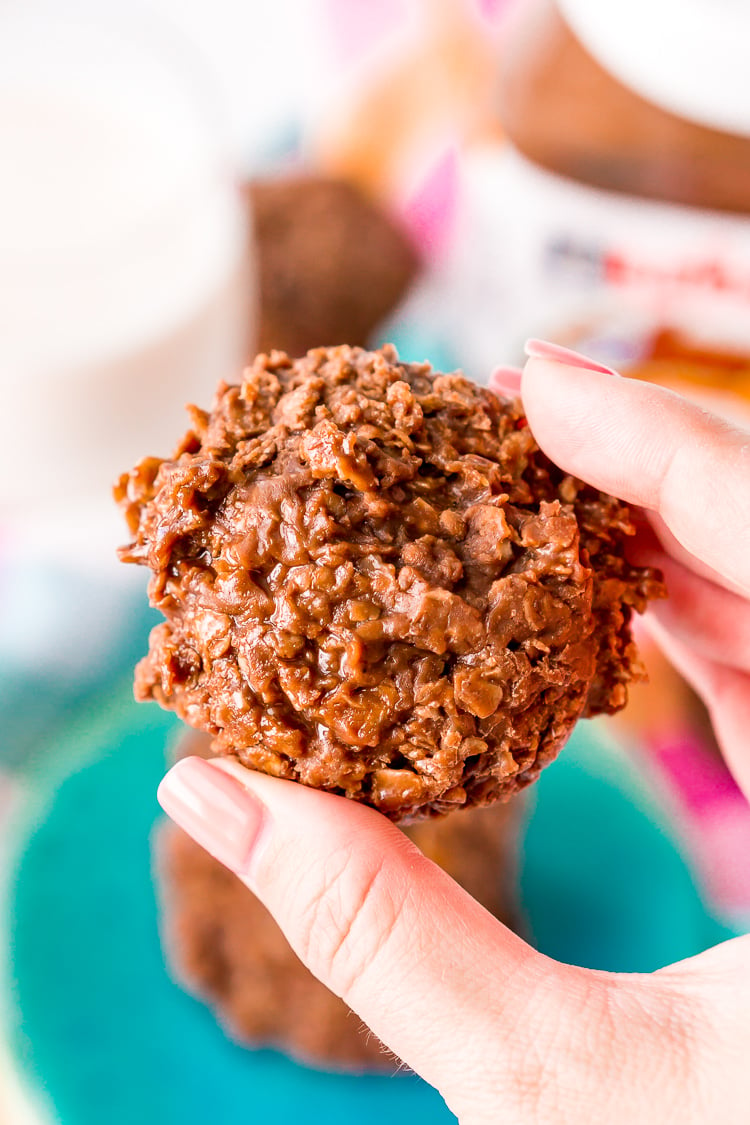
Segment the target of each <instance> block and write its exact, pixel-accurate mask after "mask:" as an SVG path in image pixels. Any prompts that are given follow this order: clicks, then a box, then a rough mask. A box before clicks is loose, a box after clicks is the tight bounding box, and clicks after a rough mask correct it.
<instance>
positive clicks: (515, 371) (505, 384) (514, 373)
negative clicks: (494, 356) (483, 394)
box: [489, 367, 523, 395]
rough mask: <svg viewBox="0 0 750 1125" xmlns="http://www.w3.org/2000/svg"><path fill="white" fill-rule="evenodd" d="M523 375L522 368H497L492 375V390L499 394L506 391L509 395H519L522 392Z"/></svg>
mask: <svg viewBox="0 0 750 1125" xmlns="http://www.w3.org/2000/svg"><path fill="white" fill-rule="evenodd" d="M522 374H523V372H522V371H521V368H520V367H496V368H495V370H494V371H493V372H492V374H491V375H490V380H489V387H490V390H491V391H496V392H497V393H498V394H501V393H502V392H503V391H505V392H507V393H508V394H513V395H517V394H518V393H519V391H520V390H521V375H522Z"/></svg>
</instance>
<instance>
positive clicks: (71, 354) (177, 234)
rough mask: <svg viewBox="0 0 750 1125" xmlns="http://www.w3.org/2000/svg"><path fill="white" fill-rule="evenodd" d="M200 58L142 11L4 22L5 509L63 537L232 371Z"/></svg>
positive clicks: (67, 8) (57, 9)
mask: <svg viewBox="0 0 750 1125" xmlns="http://www.w3.org/2000/svg"><path fill="white" fill-rule="evenodd" d="M219 104H220V102H219V100H215V97H214V90H213V88H212V85H211V82H210V81H209V79H208V78H207V77H206V73H205V72H204V70H203V69H202V67H201V64H200V59H199V58H198V57H197V56H196V55H195V54H194V53H193V52H192V49H191V48H190V46H189V45H188V43H187V42H186V41H183V40H182V39H181V37H180V35H179V33H178V32H176V31H174V30H173V29H172V28H171V27H170V26H169V25H168V24H166V23H163V22H161V20H160V19H159V18H157V17H156V16H155V15H154V13H153V12H148V11H145V10H141V9H139V8H138V7H137V6H136V7H134V6H133V5H131V4H128V5H127V6H125V5H124V4H113V3H108V4H106V5H101V4H100V5H97V4H95V3H93V0H92V2H90V3H88V2H84V0H73V2H66V3H65V4H56V3H55V2H54V0H9V2H6V3H5V4H4V5H3V8H2V12H0V410H1V411H2V417H3V431H4V432H3V436H2V442H1V443H0V513H2V516H3V518H4V522H9V521H11V522H12V521H13V520H18V519H23V518H24V517H26V518H28V517H31V518H32V519H33V521H34V522H35V524H36V526H37V528H39V527H40V526H43V525H44V523H45V521H46V520H49V521H51V524H54V523H55V522H57V523H59V524H65V525H66V526H68V527H70V525H71V523H72V522H75V521H76V520H77V519H78V518H83V516H82V513H83V512H84V511H89V510H90V509H91V507H92V506H93V507H94V508H95V509H99V507H100V506H101V510H102V511H104V510H106V508H107V507H108V506H109V505H110V500H109V489H110V486H111V483H112V481H113V479H114V478H115V477H116V476H117V475H118V473H119V472H121V471H123V470H124V469H126V468H128V467H130V465H131V464H132V463H134V462H135V461H136V460H137V459H139V458H140V457H141V456H144V455H146V454H149V453H153V454H161V455H166V454H167V453H168V452H169V451H170V449H171V447H172V445H173V443H174V440H175V437H176V436H177V435H178V434H179V433H180V432H181V430H182V429H183V428H184V422H185V416H184V413H183V407H184V404H185V403H186V402H189V401H193V400H198V401H200V402H201V403H205V402H206V401H207V400H209V399H210V396H211V394H212V390H213V387H214V386H215V383H216V381H217V378H219V377H220V376H225V377H231V376H232V375H233V374H235V373H236V372H237V370H238V368H239V366H240V365H241V362H242V360H243V359H244V356H245V347H246V341H247V338H248V333H249V329H250V325H249V319H250V317H249V313H250V309H249V305H250V304H251V302H250V300H249V296H248V294H249V292H250V289H249V283H248V271H249V261H248V257H249V255H248V238H247V232H246V217H245V212H244V208H243V205H242V203H241V201H240V196H239V192H238V189H237V182H236V177H235V173H234V170H233V167H232V162H231V159H230V158H229V156H228V152H229V151H230V149H229V143H228V141H227V139H226V137H225V127H224V121H223V118H222V115H221V112H220V111H219V110H218V109H217V106H218V105H219Z"/></svg>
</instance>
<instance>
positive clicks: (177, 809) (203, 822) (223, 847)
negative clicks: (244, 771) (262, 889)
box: [157, 758, 264, 871]
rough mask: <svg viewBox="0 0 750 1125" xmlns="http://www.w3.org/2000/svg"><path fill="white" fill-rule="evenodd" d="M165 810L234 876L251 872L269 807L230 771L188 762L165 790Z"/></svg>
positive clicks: (169, 776) (162, 793)
mask: <svg viewBox="0 0 750 1125" xmlns="http://www.w3.org/2000/svg"><path fill="white" fill-rule="evenodd" d="M157 796H158V799H159V804H160V805H161V807H162V808H163V809H164V811H165V813H167V815H168V816H170V817H171V818H172V820H174V821H175V823H177V824H179V826H180V828H184V829H185V831H186V832H187V833H188V835H189V836H192V837H193V839H194V840H195V841H196V843H198V844H200V845H201V847H203V848H205V849H206V851H207V852H210V853H211V855H212V856H214V858H215V859H218V860H219V862H220V863H223V864H224V865H225V866H226V867H229V868H231V869H232V870H233V871H242V870H243V869H244V868H245V867H247V863H248V860H249V859H250V853H251V852H252V849H253V845H254V843H255V841H256V839H257V838H258V832H259V831H260V826H261V822H262V820H263V813H264V806H263V805H262V804H261V802H260V801H259V800H258V798H257V797H256V796H255V795H254V794H253V793H250V792H249V790H247V789H246V788H245V787H244V785H242V783H241V782H239V781H237V780H236V779H235V778H233V777H232V776H231V775H230V774H228V773H225V772H224V770H221V769H218V768H217V767H216V766H214V765H212V764H211V763H210V762H206V761H204V760H203V759H202V758H183V759H182V761H180V762H178V763H177V764H176V765H175V766H173V767H172V769H171V770H170V771H169V773H168V774H167V776H166V777H165V778H164V780H163V781H162V783H161V785H160V786H159V791H158V794H157Z"/></svg>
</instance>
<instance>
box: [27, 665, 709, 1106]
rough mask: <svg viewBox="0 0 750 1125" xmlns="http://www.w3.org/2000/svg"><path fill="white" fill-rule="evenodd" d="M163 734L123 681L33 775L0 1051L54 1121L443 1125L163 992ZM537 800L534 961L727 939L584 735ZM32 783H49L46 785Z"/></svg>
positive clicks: (403, 1095) (609, 755)
mask: <svg viewBox="0 0 750 1125" xmlns="http://www.w3.org/2000/svg"><path fill="white" fill-rule="evenodd" d="M174 729H175V721H174V720H173V719H172V718H171V717H170V716H167V715H165V714H163V713H162V712H160V711H159V710H158V709H157V708H156V707H155V706H145V707H144V706H140V707H137V706H136V705H135V704H133V703H132V702H131V701H130V690H129V687H127V688H125V687H123V689H122V691H121V692H117V693H115V694H114V695H113V696H112V697H111V698H109V699H107V700H106V701H105V702H104V704H103V705H102V710H101V714H100V715H99V717H98V718H97V717H96V716H94V717H93V718H92V717H91V716H90V715H89V717H88V718H87V719H86V720H85V721H84V722H82V723H79V724H78V725H77V726H75V727H73V728H71V729H70V730H69V731H68V734H67V735H66V736H65V737H64V738H63V739H61V740H60V743H59V745H56V746H54V747H52V748H51V749H52V751H53V753H51V754H50V755H49V756H47V758H46V763H45V771H46V769H48V768H49V764H50V762H53V761H56V762H59V763H62V765H61V773H62V774H63V775H64V774H67V776H61V777H60V778H59V779H57V780H50V778H49V776H48V775H47V774H46V773H43V772H42V771H41V770H40V774H39V779H38V781H37V783H36V796H35V798H34V800H33V807H30V809H29V812H28V818H27V824H26V827H25V831H24V833H23V844H22V846H21V848H20V851H19V855H18V862H17V866H16V868H15V875H14V880H13V884H12V887H11V892H10V893H11V899H10V917H11V947H10V965H9V969H10V975H11V978H12V986H13V992H14V998H15V1010H14V1012H13V1013H12V1018H13V1025H14V1026H13V1028H12V1038H13V1044H14V1049H15V1051H16V1053H17V1055H18V1056H19V1058H20V1060H21V1063H22V1067H23V1069H24V1070H25V1072H26V1073H27V1074H28V1075H29V1076H31V1078H32V1081H33V1082H34V1084H35V1085H36V1086H37V1087H40V1088H42V1089H43V1090H44V1091H45V1093H46V1096H47V1098H48V1100H49V1103H50V1104H51V1105H53V1106H54V1110H55V1114H56V1117H57V1120H58V1121H59V1122H60V1125H135V1123H138V1125H172V1123H174V1125H178V1123H179V1125H193V1123H196V1125H197V1123H198V1122H200V1123H210V1125H240V1123H242V1125H247V1123H252V1122H274V1123H275V1122H279V1123H281V1122H283V1123H286V1122H290V1123H291V1122H299V1121H305V1122H307V1121H310V1122H318V1121H321V1122H323V1121H325V1122H327V1123H331V1125H338V1123H342V1125H343V1123H344V1122H347V1123H348V1122H350V1121H351V1120H356V1121H357V1122H358V1123H361V1125H367V1123H368V1122H376V1121H377V1122H382V1121H383V1120H387V1121H388V1122H389V1123H392V1125H399V1123H401V1122H403V1123H404V1125H406V1123H407V1122H409V1123H415V1122H434V1123H435V1125H440V1123H441V1122H448V1121H452V1120H453V1118H452V1116H451V1115H450V1114H449V1113H448V1111H447V1110H446V1108H445V1107H444V1105H443V1104H442V1102H441V1100H440V1098H439V1097H438V1095H437V1094H436V1093H435V1092H434V1091H433V1090H431V1089H430V1088H428V1087H427V1086H425V1085H424V1084H422V1083H421V1082H420V1081H419V1080H418V1079H416V1078H414V1077H412V1076H405V1075H399V1076H396V1077H392V1078H367V1079H355V1078H351V1077H341V1076H334V1075H329V1074H323V1073H318V1072H315V1071H311V1070H307V1069H304V1068H302V1067H299V1066H297V1065H295V1064H293V1063H291V1062H289V1061H288V1060H286V1059H285V1058H283V1057H282V1056H281V1055H278V1054H276V1053H274V1052H270V1051H263V1052H248V1051H245V1050H242V1049H240V1048H238V1047H236V1046H234V1045H232V1044H231V1043H229V1042H228V1041H227V1040H226V1039H225V1038H224V1036H223V1035H222V1034H221V1032H220V1031H219V1030H218V1028H217V1026H216V1024H215V1023H214V1021H213V1019H212V1017H211V1015H210V1014H209V1013H208V1012H207V1011H206V1010H205V1009H204V1008H203V1007H202V1006H201V1005H200V1004H198V1003H197V1002H195V1001H193V1000H191V999H190V998H189V997H187V996H186V995H184V994H183V993H182V992H181V991H180V990H179V989H178V988H177V987H176V986H175V985H173V984H172V982H171V981H170V979H169V977H168V976H167V973H166V971H165V968H164V965H163V960H162V955H161V951H160V948H159V941H158V933H157V913H156V905H155V900H154V892H153V887H152V879H151V853H150V836H151V834H152V831H153V827H154V822H155V820H156V819H157V818H158V816H159V813H158V808H157V805H156V801H155V797H154V792H155V789H156V785H157V782H158V780H159V778H160V776H161V774H162V772H163V769H164V746H165V742H166V741H167V740H168V738H169V736H170V734H171V733H172V732H173V731H174ZM579 731H580V733H578V734H577V735H576V736H575V738H574V740H573V741H572V743H571V744H570V746H569V748H568V750H567V751H566V753H565V754H564V755H563V757H562V758H561V759H560V761H559V762H557V763H556V764H555V765H554V766H552V767H550V768H549V769H548V771H547V772H546V773H545V775H544V776H543V778H542V780H541V781H540V783H539V784H538V786H537V788H536V796H535V800H534V805H533V809H532V812H531V816H530V819H529V822H528V826H527V830H526V835H525V842H524V862H523V871H522V891H523V896H524V902H525V908H526V913H527V918H528V923H529V927H530V930H531V933H532V934H533V936H534V938H535V941H536V943H537V944H538V945H539V946H540V948H542V949H544V950H545V952H547V953H550V954H552V955H554V956H559V957H562V958H563V959H565V960H568V961H572V962H577V963H580V964H589V965H592V966H596V967H604V968H613V969H629V970H641V969H651V968H655V967H657V966H659V965H662V964H665V963H667V962H669V961H670V960H674V959H676V958H680V957H684V956H687V955H689V954H691V953H695V952H697V951H698V950H700V949H703V948H705V947H706V946H708V945H711V944H713V943H715V942H716V941H718V940H721V938H723V937H725V936H727V935H726V933H725V931H723V930H722V928H721V927H720V926H719V925H718V923H716V922H715V921H714V920H713V919H712V918H711V917H710V916H709V915H708V914H707V913H706V911H705V909H704V907H703V905H702V903H701V900H700V897H699V895H698V893H697V891H696V890H695V887H694V885H693V881H692V878H691V875H690V872H689V871H688V869H687V868H686V866H685V864H684V862H683V860H682V859H681V857H680V855H679V852H678V850H677V848H676V846H675V844H674V842H673V840H672V839H671V837H670V834H669V832H668V831H667V830H666V828H665V826H664V817H663V814H662V812H661V811H660V810H659V808H658V807H657V806H656V805H655V804H654V803H653V802H652V800H651V799H650V798H649V797H648V796H647V794H646V793H645V792H644V790H643V786H642V784H641V782H640V781H639V779H638V778H637V777H636V775H635V774H634V773H633V771H632V768H631V767H630V766H629V764H628V762H627V760H626V759H625V758H624V757H623V756H622V754H619V753H617V752H614V751H612V750H611V749H606V748H603V747H602V744H601V743H600V742H599V737H598V735H597V732H596V729H595V728H593V727H592V726H590V725H589V726H586V725H584V727H583V728H579ZM42 779H44V780H42Z"/></svg>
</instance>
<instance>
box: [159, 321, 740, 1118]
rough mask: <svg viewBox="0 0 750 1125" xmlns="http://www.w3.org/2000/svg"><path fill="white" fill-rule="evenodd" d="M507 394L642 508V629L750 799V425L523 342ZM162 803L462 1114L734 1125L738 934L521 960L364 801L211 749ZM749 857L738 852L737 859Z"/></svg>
mask: <svg viewBox="0 0 750 1125" xmlns="http://www.w3.org/2000/svg"><path fill="white" fill-rule="evenodd" d="M530 351H531V353H532V358H530V359H529V361H528V363H527V364H526V367H525V369H524V371H523V376H522V377H521V375H520V373H514V372H513V371H512V370H509V369H500V370H499V371H498V372H497V373H496V375H495V376H493V380H492V383H491V385H492V386H494V388H495V389H496V390H498V391H499V392H505V393H508V392H509V391H510V392H517V391H518V389H519V386H520V392H521V396H522V399H523V403H524V407H525V409H526V413H527V416H528V419H529V422H530V425H531V428H532V430H533V432H534V434H535V436H536V438H537V441H538V442H539V444H540V446H541V447H542V449H543V450H544V451H545V452H546V453H547V454H548V455H549V456H550V457H551V458H552V460H554V461H555V462H557V464H559V465H561V466H562V467H563V468H565V469H566V470H568V471H569V472H571V473H574V474H575V475H577V476H579V477H581V478H583V479H584V480H586V481H588V482H589V483H591V484H592V485H594V486H596V487H598V488H601V489H603V490H605V491H607V492H610V493H614V494H615V495H617V496H619V497H622V499H624V500H627V501H629V502H631V503H632V504H634V505H636V506H637V507H638V508H639V509H641V512H642V519H641V529H640V531H639V533H638V535H637V536H636V542H635V543H634V550H633V554H634V557H635V560H636V561H637V562H639V563H641V562H643V563H646V562H648V563H649V564H654V565H657V566H660V567H661V568H662V570H663V571H664V574H665V577H666V581H667V586H668V588H669V590H670V598H669V600H668V601H666V602H663V603H662V602H656V603H654V604H653V605H652V607H651V608H650V609H649V611H648V614H647V616H646V619H645V620H646V623H647V624H648V627H649V628H650V630H651V631H652V633H653V634H654V636H655V637H656V639H657V640H658V641H659V643H660V644H661V645H662V646H663V648H664V649H665V651H666V652H667V654H668V656H669V657H670V659H672V660H673V662H674V663H675V664H676V665H677V667H678V668H679V669H680V670H681V671H682V672H683V673H684V674H685V676H686V677H687V679H688V680H689V681H690V682H691V683H692V684H693V686H694V687H695V688H696V690H697V691H698V692H699V694H700V695H701V696H702V697H703V699H704V701H705V702H706V705H707V707H708V709H709V711H710V714H711V718H712V721H713V724H714V728H715V731H716V735H717V738H718V740H719V742H720V744H721V747H722V750H723V752H724V755H725V757H726V760H727V762H728V764H729V767H730V769H731V770H732V772H733V774H734V776H735V778H736V780H737V782H738V784H739V785H740V786H741V787H742V788H743V790H744V792H745V794H746V795H748V794H750V733H749V732H750V434H748V433H746V432H743V431H741V430H738V429H734V428H733V427H731V426H730V425H729V424H728V423H726V422H724V421H722V420H720V419H719V418H717V417H715V416H713V415H711V414H709V413H707V412H706V411H704V410H702V409H701V408H700V407H698V406H695V405H693V404H691V403H688V402H687V401H686V400H684V399H682V398H680V397H679V396H678V395H675V394H674V393H672V392H671V391H667V390H664V389H663V388H659V387H656V386H652V385H650V384H646V383H641V382H637V381H630V380H626V379H620V378H619V377H617V376H616V375H614V374H612V373H608V372H607V371H606V370H601V369H599V368H598V366H597V365H592V366H591V367H587V366H585V364H586V361H585V360H584V359H582V358H579V357H571V356H570V355H565V354H562V353H555V351H554V349H553V350H550V349H549V348H546V347H545V346H544V345H539V344H536V343H535V344H532V346H531V348H530ZM159 796H160V800H161V802H162V805H163V806H164V808H165V810H166V811H167V812H168V813H169V814H170V816H172V817H173V819H175V820H176V821H177V822H178V823H179V824H180V825H181V826H182V827H183V828H184V829H186V830H187V831H188V832H189V833H190V834H191V835H192V836H193V837H194V838H195V839H196V840H197V841H198V842H199V843H200V844H202V845H203V846H204V847H206V848H207V850H208V851H210V852H212V854H214V855H215V856H216V857H217V858H218V859H220V860H221V861H222V862H224V863H226V864H227V866H228V867H230V868H231V869H232V870H233V871H235V872H236V873H237V875H239V877H240V878H241V879H242V880H243V881H244V882H245V883H246V884H247V886H248V887H250V888H251V890H253V891H254V892H255V894H256V895H258V897H259V898H260V899H261V900H262V901H263V903H264V904H265V905H266V907H267V908H268V909H269V910H270V912H271V913H272V914H273V916H274V917H275V919H276V921H277V922H278V923H279V925H280V926H281V928H282V930H283V931H284V933H285V934H286V936H287V938H288V940H289V942H290V944H291V945H292V946H293V948H294V949H295V951H296V952H297V954H298V955H299V956H300V958H301V959H302V960H303V961H304V963H305V964H306V965H307V966H308V968H309V969H310V970H311V971H312V972H313V973H314V974H315V975H316V976H317V977H319V979H320V980H322V981H323V982H324V983H325V984H326V985H328V987H329V988H330V989H332V990H333V991H334V992H336V993H337V994H338V995H339V996H342V997H343V998H344V1000H345V1001H346V1002H347V1003H348V1004H349V1006H350V1007H351V1008H352V1009H354V1011H356V1012H357V1013H358V1014H359V1015H360V1016H361V1017H362V1019H363V1020H364V1021H365V1022H366V1023H367V1024H368V1025H369V1026H370V1027H371V1028H372V1030H373V1031H374V1032H375V1033H376V1034H377V1035H378V1036H379V1037H380V1039H381V1040H382V1041H383V1042H384V1043H386V1044H387V1045H388V1046H389V1047H390V1048H391V1049H392V1050H393V1051H394V1052H395V1054H397V1055H398V1056H399V1057H400V1058H401V1059H403V1060H404V1062H406V1063H407V1064H408V1065H409V1066H411V1067H412V1068H413V1069H414V1070H415V1071H416V1072H417V1073H419V1074H421V1075H422V1076H423V1077H424V1078H425V1079H426V1080H427V1081H428V1082H430V1083H431V1084H432V1085H433V1086H435V1087H436V1088H437V1089H438V1090H439V1091H440V1092H441V1094H442V1095H443V1097H444V1098H445V1100H446V1102H447V1104H448V1106H449V1107H450V1108H451V1109H452V1111H453V1112H454V1113H455V1114H456V1115H457V1117H458V1118H459V1120H460V1121H461V1122H462V1123H463V1125H489V1123H490V1122H503V1123H504V1125H529V1123H533V1125H537V1123H539V1125H547V1123H549V1125H553V1123H554V1125H568V1123H571V1125H573V1123H575V1125H585V1123H588V1122H592V1123H593V1122H596V1123H597V1125H599V1123H603V1122H606V1123H607V1125H620V1123H622V1125H633V1123H634V1122H645V1123H651V1122H653V1123H654V1125H657V1123H658V1125H671V1123H673V1122H674V1123H678V1122H679V1125H693V1123H701V1125H703V1123H707V1125H708V1123H710V1125H713V1123H714V1122H721V1123H722V1125H733V1123H735V1122H737V1123H739V1122H747V1120H748V1116H749V1115H750V1110H749V1109H748V1106H749V1105H750V1066H749V1065H748V1063H747V1057H748V1053H749V1052H750V936H748V937H740V938H735V939H734V940H732V941H728V942H725V943H723V944H722V945H719V946H717V947H716V948H714V949H712V950H709V951H708V952H706V953H702V954H700V955H699V956H697V957H693V958H691V959H690V960H687V961H683V962H680V963H679V964H676V965H671V966H669V967H668V968H666V969H662V970H660V971H659V972H656V973H652V974H613V973H604V972H598V971H592V970H586V969H580V968H575V967H572V966H568V965H563V964H560V963H558V962H555V961H553V960H551V959H550V958H548V957H545V956H543V955H542V954H540V953H538V952H536V951H535V950H533V949H532V948H531V947H530V946H528V945H527V944H526V943H525V942H524V941H523V940H522V939H521V938H519V937H517V936H516V935H515V934H513V933H512V932H511V931H510V930H508V929H506V928H505V927H504V926H503V925H502V924H501V923H500V922H498V921H497V920H496V919H495V918H494V917H492V916H491V915H490V914H489V913H487V912H486V911H485V910H484V909H483V908H482V907H480V906H479V905H478V903H476V902H475V901H474V900H473V899H471V898H470V897H469V896H468V895H467V894H466V893H465V892H464V891H463V890H462V889H461V888H460V887H459V886H458V885H457V884H455V883H454V882H452V880H451V879H450V878H448V876H447V875H445V873H444V872H443V871H442V870H440V868H438V867H436V866H435V865H434V864H432V863H431V862H430V861H428V860H427V859H425V858H424V857H423V856H422V855H421V854H420V853H419V852H418V851H417V849H416V848H415V847H414V846H413V845H411V844H410V842H409V841H408V840H407V839H406V838H405V837H404V836H403V834H402V833H400V832H398V830H397V829H395V828H394V827H393V825H392V824H390V823H389V822H388V821H387V820H386V819H385V818H384V817H382V816H381V815H380V814H378V813H376V812H374V811H373V810H372V809H369V808H366V807H364V806H362V805H358V804H355V803H354V802H351V801H346V800H344V799H343V798H340V797H335V796H332V795H330V794H327V793H322V792H318V791H314V790H311V789H306V788H305V787H303V786H301V785H297V784H294V783H292V782H288V781H281V780H278V779H275V778H272V777H268V776H265V775H263V774H259V773H254V772H250V771H247V770H245V769H243V768H242V767H241V766H239V765H238V764H236V763H234V762H232V761H229V760H227V759H224V760H216V761H211V762H206V761H203V760H200V759H194V758H192V759H191V758H188V759H184V760H183V761H181V762H179V763H178V764H177V765H176V766H175V767H173V769H172V770H171V771H170V773H169V774H168V775H167V777H166V778H165V780H164V781H163V782H162V785H161V788H160V791H159ZM748 862H750V859H748Z"/></svg>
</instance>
